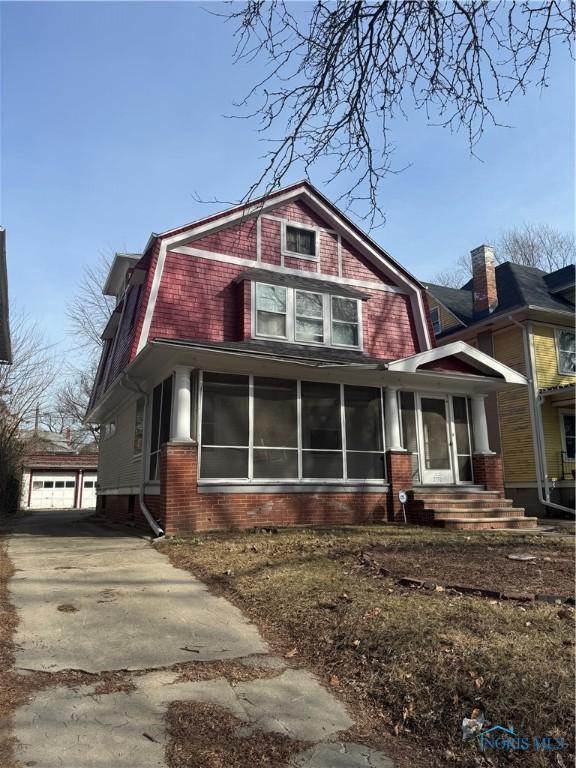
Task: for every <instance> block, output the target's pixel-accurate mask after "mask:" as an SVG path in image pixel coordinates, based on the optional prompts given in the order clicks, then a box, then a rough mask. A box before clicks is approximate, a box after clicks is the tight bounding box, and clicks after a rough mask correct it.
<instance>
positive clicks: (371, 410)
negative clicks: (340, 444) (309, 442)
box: [344, 386, 383, 451]
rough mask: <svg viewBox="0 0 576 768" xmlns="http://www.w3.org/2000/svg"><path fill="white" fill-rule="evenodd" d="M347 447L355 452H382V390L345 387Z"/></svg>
mask: <svg viewBox="0 0 576 768" xmlns="http://www.w3.org/2000/svg"><path fill="white" fill-rule="evenodd" d="M344 402H345V410H346V447H347V448H349V449H351V450H354V451H381V450H382V449H383V443H382V405H381V401H380V390H379V389H376V388H373V387H348V386H346V387H344Z"/></svg>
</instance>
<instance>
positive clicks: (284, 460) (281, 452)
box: [253, 448, 298, 480]
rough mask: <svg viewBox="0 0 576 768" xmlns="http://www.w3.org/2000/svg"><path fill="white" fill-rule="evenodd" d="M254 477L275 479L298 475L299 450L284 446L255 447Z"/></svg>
mask: <svg viewBox="0 0 576 768" xmlns="http://www.w3.org/2000/svg"><path fill="white" fill-rule="evenodd" d="M253 462H254V477H255V478H260V479H268V480H274V479H276V478H279V477H288V478H293V479H296V478H297V477H298V451H297V450H285V449H284V448H280V449H278V448H274V449H269V448H254V457H253Z"/></svg>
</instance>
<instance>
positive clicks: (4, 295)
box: [0, 227, 12, 363]
mask: <svg viewBox="0 0 576 768" xmlns="http://www.w3.org/2000/svg"><path fill="white" fill-rule="evenodd" d="M0 362H2V363H11V362H12V344H11V341H10V319H9V311H8V272H7V268H6V230H5V229H4V227H0Z"/></svg>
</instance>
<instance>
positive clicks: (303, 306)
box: [253, 283, 361, 349]
mask: <svg viewBox="0 0 576 768" xmlns="http://www.w3.org/2000/svg"><path fill="white" fill-rule="evenodd" d="M253 285H254V293H253V296H254V307H255V315H254V324H253V329H254V336H255V337H256V338H268V339H283V340H285V341H289V342H293V343H296V344H316V345H324V346H328V347H350V348H353V349H358V348H360V346H361V341H360V340H361V333H360V304H361V302H360V300H359V299H356V298H348V297H345V296H333V295H331V294H327V293H321V292H317V291H308V290H303V289H298V288H290V287H287V286H283V285H270V284H268V283H254V284H253Z"/></svg>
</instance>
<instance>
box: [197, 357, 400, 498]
mask: <svg viewBox="0 0 576 768" xmlns="http://www.w3.org/2000/svg"><path fill="white" fill-rule="evenodd" d="M205 373H215V374H222V375H226V374H225V373H224V372H223V371H200V372H199V386H198V466H197V481H198V484H199V485H204V486H210V485H266V486H275V485H280V486H284V485H299V486H304V487H305V486H308V485H309V486H318V485H330V486H359V487H364V486H370V487H376V488H382V486H387V485H388V475H387V467H386V430H385V424H384V418H385V416H384V394H383V390H382V387H378V386H367V388H368V389H377V390H379V392H380V413H381V424H380V428H381V430H382V432H381V435H382V450H381V451H349V452H350V453H376V454H379V455H380V454H381V455H382V457H383V476H382V478H381V479H378V480H375V479H373V478H365V479H361V478H360V479H358V478H356V479H348V477H347V475H348V468H347V462H346V452H347V450H348V449H347V447H346V422H345V402H344V387H345V386H346V385H345V384H342V383H338V382H330V383H336V384H338V386H339V388H340V424H341V430H342V432H341V435H342V444H341V448H340V452H341V453H342V474H343V477H341V478H326V477H319V478H318V477H317V478H313V477H303V476H302V458H303V449H302V380H301V379H297V380H296V418H297V420H298V423H297V447H296V448H294V447H274V448H270V449H269V450H297V452H298V477H294V478H272V479H266V478H255V477H254V467H253V457H254V453H253V451H254V378H255V377H254V376H253V375H252V374H250V375H247V374H234V375H242V376H247V378H248V398H249V400H248V446H245V445H241V446H234V445H227V446H222V447H225V448H242V449H246V447H248V477H240V478H234V477H224V478H204V477H201V475H200V469H201V466H202V449H203V439H202V406H203V396H204V374H205ZM256 378H261V377H259V376H256ZM264 378H266V377H264ZM273 378H278V377H273ZM280 378H281V377H280ZM281 380H286V381H288V380H289V379H281ZM349 386H354V387H356V386H362V385H357V384H352V385H349ZM208 447H210V448H215V447H219V446H213V445H210V446H208ZM256 448H266V446H256ZM311 450H312V449H311ZM314 450H315V451H318V452H321V451H326V452H328V453H332V452H334V451H332V450H331V449H320V448H318V449H314Z"/></svg>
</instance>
